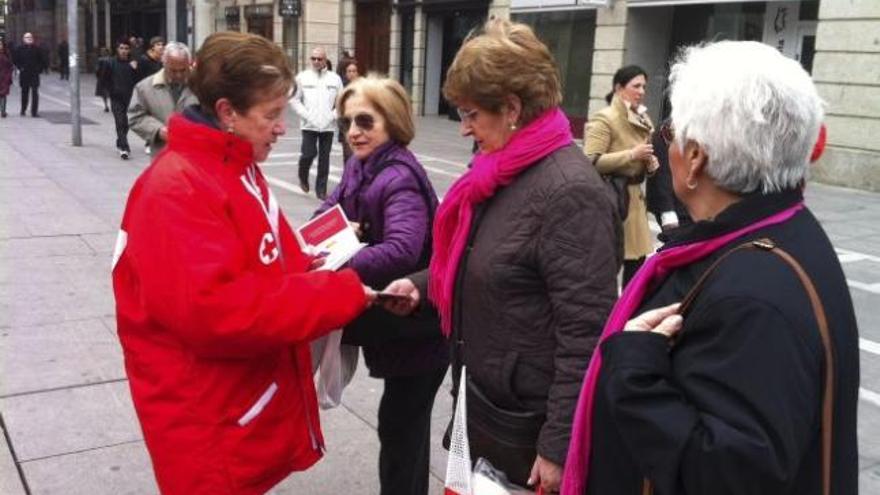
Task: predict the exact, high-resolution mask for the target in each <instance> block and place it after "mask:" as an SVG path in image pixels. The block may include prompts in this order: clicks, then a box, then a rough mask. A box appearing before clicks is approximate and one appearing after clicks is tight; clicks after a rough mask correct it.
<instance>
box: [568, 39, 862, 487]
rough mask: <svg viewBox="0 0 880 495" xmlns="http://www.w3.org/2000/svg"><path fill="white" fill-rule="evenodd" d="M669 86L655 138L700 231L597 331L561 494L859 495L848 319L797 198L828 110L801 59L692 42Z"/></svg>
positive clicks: (667, 251) (853, 339) (833, 272)
mask: <svg viewBox="0 0 880 495" xmlns="http://www.w3.org/2000/svg"><path fill="white" fill-rule="evenodd" d="M670 81H671V84H672V85H671V100H672V105H673V110H672V127H671V128H664V129H663V133H664V136H665V137H666V139H667V142H668V143H669V161H670V166H671V169H672V176H673V183H674V188H675V193H676V195H677V196H678V198H679V199H680V200H681V201H682V202H683V203H684V205H685V206H686V207H687V209H688V211H689V212H690V214H691V215H692V217H693V219H694V221H695V222H696V223H695V224H693V225H691V226H689V227H683V228H681V229H679V230H678V231H677V232H676V233H675V234H674V235H673V238H672V239H671V240H670V241H669V242H668V243H667V244H666V245H665V246H664V248H663V249H662V250H661V251H660V252H659V253H658V254H657V255H655V256H653V257H652V258H650V259H649V260H648V262H647V263H646V264H645V266H644V267H643V268H642V270H641V271H640V272H639V273H638V274H637V275H636V277H635V278H634V279H633V281H632V282H631V283H630V285H629V286H628V287H627V289H626V291H625V292H624V294H623V296H622V297H621V299H620V301H619V302H618V303H617V305H616V306H615V308H614V310H613V312H612V314H611V316H610V317H609V319H608V322H607V323H606V326H605V330H604V331H603V336H602V339H601V340H600V347H599V351H598V352H597V353H596V354H594V356H593V359H592V361H591V363H590V368H589V371H588V372H587V376H586V379H585V381H584V386H583V389H582V391H581V396H580V399H579V403H578V409H577V414H576V417H575V421H574V425H573V432H572V443H571V445H570V447H569V453H568V459H567V461H566V466H565V476H564V479H563V493H565V494H574V493H591V494H597V493H614V494H622V495H626V494H640V493H645V492H644V491H643V490H650V489H653V490H654V491H653V493H656V494H664V495H665V494H705V493H712V494H728V493H731V494H733V493H737V494H750V495H759V494H768V495H769V494H773V495H780V494H795V493H797V494H820V493H823V494H828V493H834V494H843V493H856V492H857V468H858V454H857V446H856V403H857V396H858V382H859V371H858V370H859V364H858V363H859V351H858V332H857V327H856V320H855V316H854V313H853V307H852V301H851V300H850V296H849V292H848V289H847V285H846V280H845V279H844V275H843V272H842V270H841V268H840V264H839V263H838V261H837V257H836V256H835V253H834V249H833V248H832V246H831V243H830V242H829V240H828V237H827V236H826V235H825V233H824V231H823V230H822V227H821V226H820V225H819V223H818V222H817V221H816V218H815V217H814V216H813V215H812V213H810V211H809V210H808V209H807V208H806V207H805V206H804V203H803V196H802V193H801V191H802V189H803V185H804V181H805V179H806V177H807V172H808V167H809V158H810V156H811V151H812V149H813V146H814V143H815V142H816V139H817V136H818V135H819V129H820V123H821V120H822V102H821V100H820V99H819V97H818V95H817V93H816V89H815V87H814V85H813V83H812V81H811V80H810V77H809V76H808V75H807V73H806V72H804V70H803V69H801V67H800V66H799V65H798V63H797V62H795V61H793V60H790V59H787V58H785V57H783V56H782V55H780V54H779V53H778V52H777V51H776V50H774V49H773V48H772V47H769V46H765V45H762V44H760V43H754V42H729V41H725V42H720V43H714V44H709V45H705V46H700V47H690V48H688V49H686V50H684V51H683V53H682V55H681V57H680V58H679V60H678V61H677V62H676V64H675V65H674V66H673V68H672V73H671V76H670ZM673 129H674V130H673ZM758 240H763V241H761V242H755V241H758ZM783 252H787V253H789V255H790V256H791V259H792V260H793V261H794V262H795V263H796V264H798V265H800V266H801V267H802V269H803V274H804V275H805V278H807V279H812V284H814V287H815V294H816V296H817V297H815V298H811V296H810V295H809V291H808V289H807V286H808V285H809V283H808V282H806V281H805V280H804V278H801V277H800V276H799V275H798V274H797V272H796V269H795V267H794V266H793V265H792V264H790V263H788V262H787V261H786V260H785V259H784V258H783V256H784V254H783ZM716 262H717V264H715V263H716ZM713 265H714V266H713ZM703 275H706V277H705V278H704V279H702V281H700V279H701V277H703ZM689 294H692V295H693V296H694V298H693V299H691V298H690V297H687V296H688V295H689ZM678 303H681V306H679V304H678ZM819 308H822V309H823V310H824V317H823V316H822V315H821V311H819ZM636 315H638V316H636ZM822 320H824V321H825V322H827V325H823V324H821V323H820V322H821V321H822ZM823 328H825V329H827V330H829V331H828V332H824V331H823ZM823 336H827V341H826V338H825V337H823ZM673 337H674V340H673ZM826 349H830V350H831V352H830V353H829V354H826ZM826 371H827V372H830V373H829V374H828V375H826ZM829 392H832V393H831V394H829ZM825 401H827V402H825ZM823 424H827V425H828V427H827V428H826V427H824V426H823ZM826 466H827V468H826Z"/></svg>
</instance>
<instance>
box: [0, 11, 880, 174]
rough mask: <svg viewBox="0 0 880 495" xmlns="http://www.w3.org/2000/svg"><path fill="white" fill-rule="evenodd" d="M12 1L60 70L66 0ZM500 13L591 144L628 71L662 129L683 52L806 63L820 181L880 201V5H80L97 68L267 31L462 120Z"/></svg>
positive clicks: (20, 26)
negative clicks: (474, 38) (474, 51)
mask: <svg viewBox="0 0 880 495" xmlns="http://www.w3.org/2000/svg"><path fill="white" fill-rule="evenodd" d="M4 2H5V4H6V7H7V8H6V18H5V30H6V34H7V38H8V39H10V40H20V39H21V35H22V34H23V33H24V32H25V31H31V32H33V33H34V34H35V35H36V36H37V39H38V40H39V41H40V42H41V43H42V44H43V46H44V47H46V48H47V51H49V53H50V56H51V58H52V63H53V65H57V64H58V61H57V60H55V58H56V57H55V50H54V47H56V46H57V43H58V42H59V41H60V40H61V39H63V38H65V37H66V36H65V32H66V10H65V4H66V2H65V1H63V0H0V6H2V5H3V4H4ZM2 12H3V10H2V8H0V14H2ZM490 15H494V16H500V17H505V18H512V19H514V20H516V21H519V22H524V23H527V24H529V25H531V26H532V27H533V28H534V29H535V31H536V33H537V34H538V36H539V37H541V39H542V40H543V41H544V42H545V43H547V45H548V46H549V47H550V49H551V51H552V52H553V54H554V56H555V57H556V59H557V61H558V63H559V68H560V73H561V76H562V80H563V87H564V99H563V104H562V106H563V109H564V110H565V112H566V114H567V115H568V116H569V119H570V120H571V121H572V129H573V131H574V133H575V135H576V136H578V137H580V136H581V135H582V132H583V124H584V122H585V121H586V119H587V118H588V116H589V115H590V114H591V113H593V112H595V111H597V110H599V109H600V108H602V107H604V106H605V105H606V103H605V100H604V98H605V95H606V94H607V93H608V92H609V91H611V89H612V88H611V80H612V76H613V74H614V72H615V71H616V70H617V69H618V68H619V67H621V66H623V65H627V64H638V65H641V66H642V67H644V68H645V69H646V70H647V72H648V74H649V78H648V98H647V106H648V108H649V111H650V114H651V117H652V118H653V119H654V120H655V121H660V120H661V119H662V118H664V117H665V116H666V115H668V113H669V108H668V104H667V103H666V102H665V101H664V97H663V95H664V94H665V90H666V84H667V81H666V80H667V75H668V68H669V64H670V61H671V60H672V59H673V58H674V56H675V54H676V52H677V50H678V49H679V47H681V46H684V45H689V44H693V43H699V42H702V41H708V40H719V39H732V40H756V41H761V42H763V43H767V44H769V45H771V46H774V47H776V48H777V49H779V50H780V51H781V52H782V53H784V54H785V55H787V56H789V57H792V58H794V59H797V60H798V61H800V63H801V64H802V65H803V66H804V68H805V69H806V70H807V71H809V72H810V73H811V74H812V76H813V79H814V80H815V81H816V84H817V86H818V88H819V91H820V93H821V95H822V97H823V98H824V99H825V101H826V102H827V108H826V111H827V118H826V123H827V126H828V144H829V146H828V149H827V151H826V153H825V156H824V157H823V158H822V160H821V161H820V163H818V164H817V166H816V167H815V168H814V176H815V177H816V178H817V179H819V180H821V181H823V182H827V183H832V184H839V185H844V186H850V187H856V188H861V189H868V190H873V191H880V139H877V138H876V136H878V135H880V0H779V1H776V0H773V1H766V0H79V19H80V33H82V35H81V39H80V40H78V43H79V45H78V46H79V49H80V53H82V54H85V58H86V61H87V62H92V61H93V60H94V59H95V54H96V52H97V49H98V47H101V46H111V45H112V42H113V41H114V40H116V39H118V38H119V37H121V36H127V35H131V34H135V35H138V36H142V37H144V38H145V39H148V38H149V37H150V36H154V35H161V36H165V37H166V38H168V39H177V40H181V41H186V42H188V43H189V44H190V45H191V46H193V47H196V48H197V47H198V46H199V45H200V44H201V43H202V41H203V40H204V39H205V38H206V37H207V36H208V35H209V34H210V33H212V32H215V31H221V30H235V31H243V32H251V33H257V34H260V35H262V36H265V37H266V38H268V39H271V40H273V41H274V42H275V43H277V44H279V45H280V46H282V47H283V49H284V50H285V52H286V53H287V54H288V56H289V57H290V59H291V61H292V62H293V65H294V66H295V68H296V69H297V70H299V69H300V68H303V67H307V66H308V56H309V54H310V52H311V50H312V48H314V47H317V46H321V47H324V48H325V49H326V50H327V53H328V56H329V58H330V59H331V60H332V61H333V62H334V63H336V62H338V60H339V58H340V57H341V54H342V52H343V51H349V52H351V53H353V54H354V55H355V57H356V58H357V60H358V62H359V64H360V66H361V69H362V71H364V70H365V71H374V72H379V73H384V74H388V75H390V76H391V77H394V78H397V79H398V80H400V81H401V83H402V84H403V85H404V87H406V88H407V90H408V91H409V92H410V94H411V96H412V100H413V106H414V111H415V112H416V113H417V114H418V115H448V116H449V117H450V118H456V113H455V111H454V108H453V107H452V106H451V105H450V104H449V103H448V102H447V101H446V100H445V99H444V98H443V95H442V92H441V88H442V86H443V82H444V79H445V76H446V71H447V69H448V68H449V65H450V64H451V62H452V59H453V58H454V56H455V53H456V52H457V50H458V48H459V47H460V46H461V43H462V42H463V40H464V39H465V37H466V36H467V35H468V34H469V33H470V32H471V31H472V30H473V29H474V28H477V27H478V26H480V25H481V24H482V23H483V22H484V21H485V19H486V18H487V17H488V16H490ZM0 29H4V27H0ZM168 33H171V35H169V34H168Z"/></svg>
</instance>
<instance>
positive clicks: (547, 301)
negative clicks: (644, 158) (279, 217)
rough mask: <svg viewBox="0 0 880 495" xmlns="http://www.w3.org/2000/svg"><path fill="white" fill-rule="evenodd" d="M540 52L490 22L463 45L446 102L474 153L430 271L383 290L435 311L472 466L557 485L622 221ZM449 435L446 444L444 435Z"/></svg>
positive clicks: (554, 72)
mask: <svg viewBox="0 0 880 495" xmlns="http://www.w3.org/2000/svg"><path fill="white" fill-rule="evenodd" d="M561 87H562V84H561V81H560V79H559V70H558V67H557V65H556V62H555V61H554V60H553V57H552V55H551V54H550V51H549V49H548V48H547V46H546V45H544V44H543V43H541V41H539V40H538V38H537V37H536V36H535V34H534V32H533V31H532V29H531V28H530V27H528V26H526V25H524V24H519V23H511V22H509V21H506V20H501V19H493V20H490V21H488V22H487V23H486V25H485V27H484V32H483V33H482V34H480V35H478V36H476V37H474V38H472V39H470V40H469V41H467V42H465V44H464V45H463V46H462V47H461V49H460V50H459V52H458V54H457V55H456V56H455V59H454V60H453V62H452V65H451V66H450V68H449V71H448V73H447V77H446V82H445V83H444V86H443V95H444V96H445V97H446V99H447V100H449V101H450V102H452V103H453V104H454V105H455V106H456V107H457V108H458V112H459V115H460V116H461V132H462V135H463V136H465V137H469V138H470V137H472V138H473V139H474V140H476V142H477V143H478V145H479V147H480V151H479V153H478V154H477V155H476V156H475V157H474V159H473V163H472V166H471V168H470V169H469V170H468V171H467V172H465V173H464V175H463V176H462V177H461V178H460V179H458V180H457V181H456V182H455V184H453V185H452V187H451V188H450V189H449V191H448V192H447V193H446V196H445V197H444V199H443V202H442V203H441V205H440V208H439V210H438V212H437V218H436V220H435V224H434V250H433V255H432V258H431V263H430V269H429V270H428V271H427V272H420V273H418V274H415V275H412V276H411V277H409V278H407V279H401V280H398V281H395V282H393V283H392V284H391V285H390V286H389V287H388V288H387V289H386V291H388V292H393V293H397V294H405V295H408V296H409V297H410V303H409V304H399V305H390V306H391V307H392V309H394V310H395V311H398V312H399V313H406V311H407V310H411V309H413V308H415V307H417V306H420V307H421V308H422V309H421V310H422V311H426V310H427V305H426V304H424V302H425V300H430V301H431V303H432V305H433V306H434V307H436V308H437V311H438V312H439V314H440V320H441V323H442V328H443V332H444V335H446V336H447V337H449V338H450V339H451V341H452V366H453V384H456V383H459V377H460V375H461V369H462V365H464V366H466V369H467V377H466V380H465V381H466V383H467V385H466V387H467V388H466V390H458V387H457V386H455V385H454V387H455V388H454V389H453V391H454V394H456V395H457V394H461V393H466V394H467V395H466V397H467V411H466V413H467V427H468V439H469V448H470V455H471V459H474V460H475V459H477V458H480V457H483V458H486V459H488V460H489V461H490V462H491V463H492V465H494V466H495V467H496V468H498V469H500V470H501V471H503V472H504V473H506V475H507V477H508V478H509V479H510V480H511V481H513V482H514V483H517V484H520V485H526V484H530V485H533V486H540V488H541V489H542V490H543V492H544V493H553V492H555V491H556V490H558V489H559V480H560V477H561V475H562V465H563V462H564V461H565V456H566V453H567V450H568V440H569V433H570V431H571V421H572V417H573V416H574V408H575V401H576V399H577V391H578V390H579V389H580V385H581V380H582V379H583V373H584V370H585V369H586V366H587V362H588V360H589V358H590V356H591V354H592V352H593V348H594V346H595V343H596V339H597V338H598V336H599V333H600V331H601V327H602V323H603V322H604V321H605V318H606V316H607V315H608V312H609V310H610V309H611V306H612V304H613V303H614V300H615V299H616V296H617V266H619V265H618V263H619V260H618V255H619V246H618V244H619V242H620V237H621V232H620V231H621V227H620V219H619V218H618V216H617V213H616V208H615V207H614V203H613V200H612V197H611V192H610V191H609V190H608V189H607V188H606V187H605V185H604V183H603V182H602V179H601V178H600V177H599V174H598V173H597V172H596V170H595V168H593V167H591V166H590V164H589V162H588V161H587V158H586V157H585V156H584V154H583V153H582V152H581V150H580V149H578V147H577V145H575V144H574V140H573V138H572V135H571V130H570V124H569V122H568V119H567V118H566V117H565V114H564V113H563V112H562V110H561V109H560V108H559V105H560V102H561V100H562V95H561ZM447 436H448V435H447Z"/></svg>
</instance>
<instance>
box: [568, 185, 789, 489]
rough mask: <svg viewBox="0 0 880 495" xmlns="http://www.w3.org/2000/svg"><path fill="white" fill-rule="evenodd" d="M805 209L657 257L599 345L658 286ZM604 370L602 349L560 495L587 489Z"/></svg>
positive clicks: (582, 402) (581, 405)
mask: <svg viewBox="0 0 880 495" xmlns="http://www.w3.org/2000/svg"><path fill="white" fill-rule="evenodd" d="M803 207H804V204H803V202H799V203H797V204H796V205H794V206H792V207H790V208H787V209H785V210H783V211H781V212H779V213H776V214H774V215H772V216H769V217H767V218H765V219H763V220H759V221H758V222H756V223H753V224H751V225H748V226H746V227H743V228H741V229H739V230H736V231H734V232H730V233H727V234H724V235H721V236H719V237H715V238H712V239H706V240H703V241H697V242H694V243H691V244H685V245H682V246H676V247H672V248H669V249H666V250H664V251H661V252H659V253H657V254H656V255H654V256H652V257H650V258H648V261H646V262H645V264H644V265H643V266H642V268H641V269H640V270H639V271H638V273H636V275H635V277H633V279H632V281H631V282H630V283H629V285H627V286H626V289H625V290H624V291H623V295H621V296H620V299H619V300H618V301H617V303H616V304H615V305H614V309H612V310H611V315H610V316H609V317H608V321H607V322H606V323H605V328H604V329H603V330H602V336H601V337H599V345H602V342H605V341H606V340H607V339H608V338H609V337H610V336H612V335H614V334H616V333H620V332H622V331H623V327H624V325H626V322H627V321H629V319H630V318H631V317H632V316H633V313H634V312H635V310H636V309H637V308H638V307H639V306H640V305H641V303H642V299H643V298H644V296H645V293H646V292H647V290H648V288H649V287H652V286H655V285H656V284H658V283H660V282H661V281H662V280H663V279H665V278H666V277H667V276H668V275H669V274H670V273H671V272H672V271H673V270H674V269H676V268H678V267H681V266H685V265H688V264H690V263H694V262H696V261H699V260H701V259H703V258H705V257H706V256H709V255H710V254H712V253H714V252H715V251H717V250H719V249H720V248H722V247H724V246H726V245H728V244H729V243H730V242H732V241H734V240H736V239H737V238H739V237H741V236H743V235H745V234H748V233H749V232H753V231H755V230H758V229H760V228H763V227H767V226H769V225H775V224H778V223H782V222H785V221H786V220H788V219H789V218H791V217H792V216H794V215H795V213H797V212H798V211H800V210H801V209H802V208H803ZM601 366H602V355H601V353H600V352H599V347H598V346H597V347H596V350H595V352H593V357H592V359H590V366H589V368H587V374H586V377H585V378H584V384H583V386H582V387H581V393H580V396H579V397H578V404H577V409H575V414H574V421H573V422H572V432H571V443H570V444H569V446H568V457H567V458H566V460H565V472H564V474H563V478H562V491H561V492H560V495H581V494H582V493H584V491H585V488H586V486H587V476H588V475H589V466H590V449H591V443H590V442H591V439H592V427H593V394H595V392H596V382H597V381H598V379H599V368H600V367H601Z"/></svg>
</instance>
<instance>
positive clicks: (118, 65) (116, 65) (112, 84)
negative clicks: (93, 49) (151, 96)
mask: <svg viewBox="0 0 880 495" xmlns="http://www.w3.org/2000/svg"><path fill="white" fill-rule="evenodd" d="M136 76H137V72H136V70H135V69H134V68H132V66H131V62H130V61H128V60H120V59H119V57H114V58H113V59H112V60H110V62H109V63H108V64H107V67H106V70H105V72H104V73H103V78H104V79H103V84H104V87H106V88H107V92H108V93H109V95H110V97H111V98H113V99H117V100H120V101H125V102H128V101H130V100H131V95H132V93H133V92H134V85H135V83H136V82H137V81H136V80H135V78H136Z"/></svg>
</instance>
